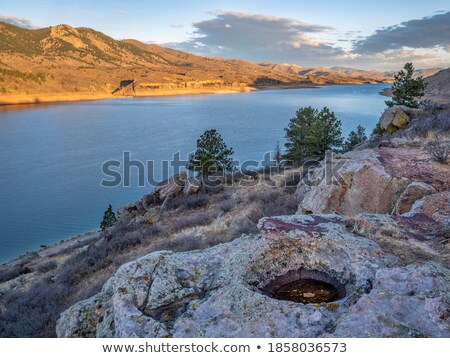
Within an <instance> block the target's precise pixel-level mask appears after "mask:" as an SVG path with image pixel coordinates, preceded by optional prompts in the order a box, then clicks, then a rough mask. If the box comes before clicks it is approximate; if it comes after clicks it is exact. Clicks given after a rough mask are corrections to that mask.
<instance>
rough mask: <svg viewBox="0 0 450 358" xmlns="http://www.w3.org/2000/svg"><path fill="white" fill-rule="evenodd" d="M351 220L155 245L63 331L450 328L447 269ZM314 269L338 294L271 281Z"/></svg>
mask: <svg viewBox="0 0 450 358" xmlns="http://www.w3.org/2000/svg"><path fill="white" fill-rule="evenodd" d="M375 217H376V215H373V218H372V220H376V218H375ZM351 226H352V225H351V222H350V220H349V219H348V218H346V217H343V216H337V215H296V216H283V217H273V218H266V219H262V220H261V221H260V223H259V229H260V233H259V234H257V235H254V236H242V237H240V238H238V239H236V240H234V241H233V242H230V243H226V244H221V245H217V246H214V247H211V248H209V249H206V250H203V251H192V252H181V253H173V252H170V251H160V252H155V253H152V254H150V255H147V256H144V257H142V258H140V259H138V260H136V261H133V262H130V263H128V264H125V265H123V266H122V267H121V268H120V269H119V270H118V272H117V273H116V274H115V276H114V277H113V278H112V279H111V280H110V281H108V282H107V284H105V286H104V288H103V290H102V292H101V293H99V294H97V295H95V296H94V297H92V298H90V299H88V300H85V301H82V302H80V303H77V304H76V305H74V306H72V307H71V308H69V309H68V310H67V311H65V312H63V313H62V315H61V318H60V320H59V321H58V324H57V335H58V337H148V338H151V337H330V336H331V337H335V336H336V337H340V336H352V337H366V336H368V335H370V336H371V337H384V336H389V337H392V336H395V337H411V336H414V337H425V336H426V337H449V336H450V321H449V319H450V318H449V315H448V314H445V312H448V310H449V309H450V306H449V304H448V302H450V293H449V284H450V282H449V281H450V278H449V277H450V272H449V270H447V269H445V268H443V267H441V266H439V265H437V264H435V265H423V266H420V265H413V266H406V267H394V268H393V266H395V265H396V263H397V262H398V259H397V258H395V257H393V256H391V255H388V254H386V253H384V252H383V250H382V249H381V248H380V246H379V245H378V244H377V243H376V242H375V241H373V240H370V239H368V238H365V237H363V236H359V235H357V234H355V233H353V230H349V227H351ZM312 273H315V274H316V276H315V277H322V278H323V279H324V280H325V278H326V277H327V279H329V280H331V281H329V282H333V284H334V285H336V287H339V290H338V292H339V296H336V297H335V298H334V301H333V302H332V303H330V302H323V303H319V302H316V303H308V304H304V303H297V302H292V301H287V300H279V299H276V298H274V297H273V295H271V294H269V291H267V287H271V285H272V286H273V287H275V286H276V283H274V282H278V283H280V282H281V283H289V282H290V281H289V280H292V279H294V278H295V277H298V275H300V274H305V275H312ZM296 275H297V276H296ZM274 285H275V286H274ZM311 293H313V292H311ZM308 296H310V298H312V297H313V296H312V295H311V294H310V293H309V292H308Z"/></svg>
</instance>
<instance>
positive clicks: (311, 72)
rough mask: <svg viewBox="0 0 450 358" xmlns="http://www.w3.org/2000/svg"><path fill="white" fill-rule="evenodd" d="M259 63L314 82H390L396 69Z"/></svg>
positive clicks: (428, 72)
mask: <svg viewBox="0 0 450 358" xmlns="http://www.w3.org/2000/svg"><path fill="white" fill-rule="evenodd" d="M260 65H261V66H264V67H267V68H270V69H273V70H277V71H284V72H286V73H289V74H292V75H299V76H301V77H304V78H305V79H307V80H309V81H310V82H311V83H315V84H332V83H380V82H392V81H393V80H394V76H395V75H396V74H397V72H396V71H375V70H373V71H365V70H358V69H355V68H350V67H329V68H328V67H320V68H308V67H301V66H297V65H286V64H283V65H278V64H273V63H270V62H263V63H261V64H260ZM439 71H440V69H439V68H431V69H423V70H420V69H419V70H416V71H415V75H416V76H424V77H426V76H431V75H433V74H435V73H437V72H439Z"/></svg>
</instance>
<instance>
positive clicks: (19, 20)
mask: <svg viewBox="0 0 450 358" xmlns="http://www.w3.org/2000/svg"><path fill="white" fill-rule="evenodd" d="M0 22H6V23H7V24H11V25H15V26H20V27H23V28H25V29H35V28H36V26H34V25H33V24H32V23H31V20H30V19H26V18H23V17H15V16H9V15H0Z"/></svg>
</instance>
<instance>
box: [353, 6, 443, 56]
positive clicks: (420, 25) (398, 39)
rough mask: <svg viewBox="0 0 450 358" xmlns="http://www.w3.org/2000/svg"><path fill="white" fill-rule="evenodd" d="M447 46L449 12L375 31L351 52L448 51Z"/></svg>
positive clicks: (357, 43) (361, 40)
mask: <svg viewBox="0 0 450 358" xmlns="http://www.w3.org/2000/svg"><path fill="white" fill-rule="evenodd" d="M449 46H450V12H446V13H444V14H438V15H434V16H430V17H424V18H422V19H416V20H410V21H405V22H402V23H401V24H399V25H396V26H390V27H386V28H382V29H379V30H376V31H375V33H374V34H373V35H370V36H368V37H366V38H363V39H360V40H357V41H356V42H355V45H354V48H353V51H354V52H356V53H360V54H371V53H380V52H383V51H388V50H396V49H401V48H403V47H409V48H416V49H418V48H433V47H442V48H447V49H448V48H449Z"/></svg>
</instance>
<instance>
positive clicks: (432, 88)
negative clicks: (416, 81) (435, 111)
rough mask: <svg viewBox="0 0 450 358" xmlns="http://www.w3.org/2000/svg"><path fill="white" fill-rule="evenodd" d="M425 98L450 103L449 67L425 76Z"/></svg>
mask: <svg viewBox="0 0 450 358" xmlns="http://www.w3.org/2000/svg"><path fill="white" fill-rule="evenodd" d="M426 82H427V83H428V85H427V88H426V90H425V97H426V99H431V100H434V101H436V100H438V101H440V102H446V103H450V68H447V69H446V70H442V71H439V72H438V73H436V74H434V75H432V76H430V77H427V78H426Z"/></svg>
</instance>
